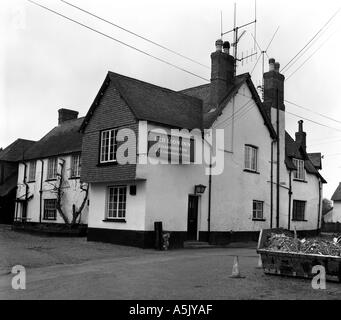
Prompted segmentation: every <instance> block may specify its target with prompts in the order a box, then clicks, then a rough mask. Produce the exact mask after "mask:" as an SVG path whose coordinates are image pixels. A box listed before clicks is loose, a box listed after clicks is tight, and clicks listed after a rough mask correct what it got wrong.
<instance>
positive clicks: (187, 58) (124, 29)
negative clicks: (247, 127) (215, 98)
mask: <svg viewBox="0 0 341 320" xmlns="http://www.w3.org/2000/svg"><path fill="white" fill-rule="evenodd" d="M60 1H61V2H64V3H65V4H67V5H69V6H71V7H73V8H76V9H78V10H80V11H82V12H85V13H86V14H88V15H90V16H93V17H95V18H97V19H99V20H102V21H104V22H106V23H109V24H110V25H112V26H114V27H116V28H119V29H121V30H123V31H125V32H128V33H130V34H132V35H134V36H135V37H138V38H140V39H142V40H145V41H147V42H149V43H152V44H153V45H155V46H158V47H160V48H162V49H164V50H167V51H169V52H171V53H173V54H176V55H177V56H179V57H181V58H184V59H186V60H188V61H191V62H193V63H196V64H198V65H200V66H202V67H204V68H207V69H210V67H208V66H206V65H204V64H202V63H201V62H198V61H196V60H194V59H192V58H189V57H187V56H185V55H183V54H181V53H178V52H176V51H174V50H172V49H169V48H167V47H166V46H164V45H161V44H159V43H157V42H155V41H152V40H150V39H148V38H146V37H143V36H141V35H139V34H137V33H136V32H133V31H130V30H128V29H126V28H124V27H121V26H120V25H118V24H116V23H113V22H111V21H109V20H106V19H104V18H102V17H99V16H97V15H96V14H93V13H91V12H90V11H87V10H85V9H82V8H80V7H78V6H76V5H74V4H72V3H70V2H67V1H65V0H60Z"/></svg>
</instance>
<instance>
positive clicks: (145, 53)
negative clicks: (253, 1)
mask: <svg viewBox="0 0 341 320" xmlns="http://www.w3.org/2000/svg"><path fill="white" fill-rule="evenodd" d="M27 1H29V2H30V3H32V4H34V5H36V6H38V7H41V8H43V9H45V10H47V11H50V12H52V13H54V14H56V15H58V16H60V17H62V18H64V19H67V20H69V21H71V22H74V23H76V24H78V25H80V26H82V27H84V28H87V29H89V30H91V31H94V32H96V33H98V34H100V35H102V36H104V37H106V38H109V39H111V40H113V41H116V42H118V43H120V44H122V45H124V46H126V47H128V48H131V49H133V50H136V51H138V52H140V53H142V54H144V55H147V56H149V57H151V58H154V59H156V60H158V61H160V62H163V63H165V64H167V65H170V66H172V67H174V68H176V69H178V70H181V71H183V72H186V73H188V74H191V75H193V76H195V77H197V78H200V79H202V80H205V81H208V82H209V79H206V78H203V77H201V76H199V75H197V74H195V73H193V72H190V71H188V70H186V69H183V68H181V67H178V66H177V65H175V64H172V63H170V62H168V61H166V60H163V59H161V58H158V57H156V56H154V55H152V54H150V53H148V52H145V51H143V50H140V49H138V48H136V47H134V46H131V45H129V44H127V43H125V42H123V41H121V40H118V39H116V38H113V37H111V36H109V35H107V34H105V33H103V32H101V31H98V30H96V29H94V28H92V27H89V26H88V25H86V24H83V23H81V22H79V21H77V20H74V19H72V18H69V17H67V16H65V15H63V14H61V13H59V12H57V11H54V10H52V9H50V8H48V7H45V6H43V5H41V4H39V3H37V2H35V1H32V0H27ZM61 1H63V0H61ZM63 2H64V1H63ZM335 15H336V14H335ZM335 15H334V16H335ZM249 103H250V100H249V101H247V102H246V103H245V105H244V106H242V108H240V109H239V110H238V112H241V111H243V109H247V107H248V104H249ZM289 103H290V102H289ZM251 109H252V108H250V109H249V110H247V111H246V112H244V113H243V115H244V114H246V113H247V112H249V111H250V110H251ZM244 111H245V110H244ZM287 113H288V114H291V115H293V116H295V117H298V118H302V119H304V120H307V121H310V122H312V123H315V124H317V125H320V126H323V127H326V128H330V129H333V130H336V131H340V132H341V129H337V128H334V127H330V126H328V125H325V124H322V123H319V122H317V121H314V120H311V119H309V118H305V117H302V116H299V115H297V114H294V113H291V112H288V111H287ZM234 116H236V114H235V115H234ZM230 119H231V117H230V118H228V119H226V120H225V121H223V122H226V121H228V120H230ZM223 122H222V123H223Z"/></svg>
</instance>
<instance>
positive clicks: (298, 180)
mask: <svg viewBox="0 0 341 320" xmlns="http://www.w3.org/2000/svg"><path fill="white" fill-rule="evenodd" d="M293 181H296V182H302V183H308V181H306V180H300V179H293Z"/></svg>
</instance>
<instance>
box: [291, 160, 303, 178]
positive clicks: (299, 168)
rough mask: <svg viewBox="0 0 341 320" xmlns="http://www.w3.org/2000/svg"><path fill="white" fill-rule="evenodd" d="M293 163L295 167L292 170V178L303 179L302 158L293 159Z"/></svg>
mask: <svg viewBox="0 0 341 320" xmlns="http://www.w3.org/2000/svg"><path fill="white" fill-rule="evenodd" d="M293 163H294V165H295V167H296V170H295V171H294V179H297V180H304V179H305V169H304V160H298V159H293Z"/></svg>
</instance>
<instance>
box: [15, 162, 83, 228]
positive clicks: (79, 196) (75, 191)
mask: <svg viewBox="0 0 341 320" xmlns="http://www.w3.org/2000/svg"><path fill="white" fill-rule="evenodd" d="M60 159H64V160H65V165H64V168H65V169H64V175H63V179H64V187H63V192H64V195H63V200H62V203H63V206H62V207H63V209H64V213H65V214H67V216H68V218H69V219H70V221H71V219H72V205H73V204H75V205H76V208H79V207H80V205H81V204H82V201H83V199H84V196H85V192H84V191H81V189H80V180H79V179H69V177H70V170H71V169H70V168H71V155H66V156H60ZM43 163H44V169H43V171H44V172H43V187H42V190H43V193H42V212H41V218H42V220H41V221H42V222H48V223H64V220H63V219H62V217H61V216H60V214H59V213H58V211H57V220H44V219H43V218H44V199H56V193H55V192H53V185H55V184H56V181H49V182H48V181H46V179H47V163H48V159H43ZM24 170H25V169H24V165H23V164H22V163H21V164H19V172H18V189H17V198H21V199H24V195H25V190H26V187H25V185H24V182H23V181H24ZM41 172H42V161H41V160H37V162H36V179H35V182H28V185H29V193H28V196H30V195H33V198H32V199H31V200H29V201H28V206H27V218H28V221H30V222H39V215H40V192H39V191H40V188H41ZM28 174H29V165H28V166H27V172H26V176H27V180H28ZM88 198H89V197H88ZM18 209H19V210H18V217H20V215H21V212H20V206H19V207H18ZM87 220H88V205H87V204H86V205H85V207H84V209H83V211H82V214H81V223H84V224H87ZM77 221H78V220H77Z"/></svg>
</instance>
